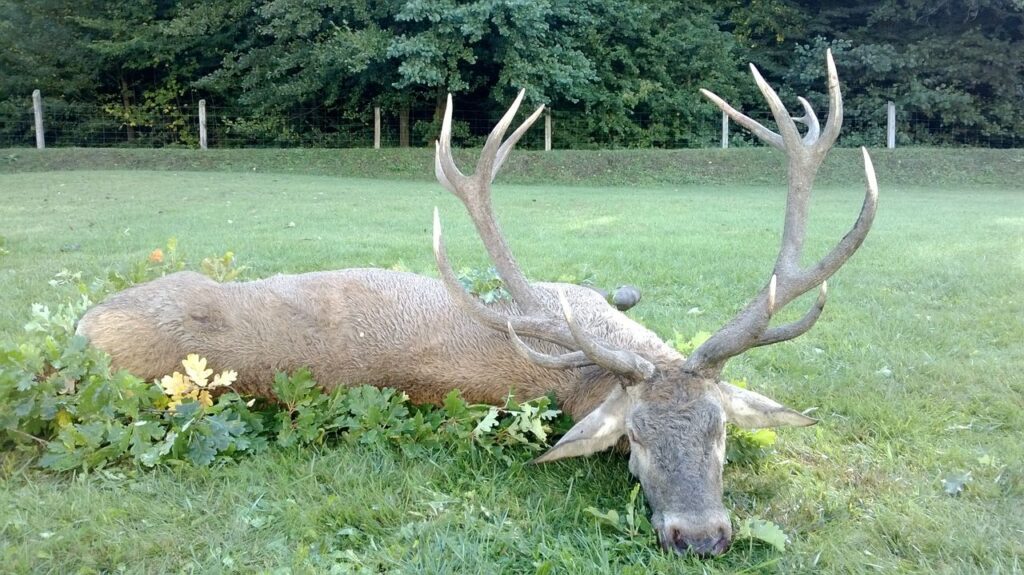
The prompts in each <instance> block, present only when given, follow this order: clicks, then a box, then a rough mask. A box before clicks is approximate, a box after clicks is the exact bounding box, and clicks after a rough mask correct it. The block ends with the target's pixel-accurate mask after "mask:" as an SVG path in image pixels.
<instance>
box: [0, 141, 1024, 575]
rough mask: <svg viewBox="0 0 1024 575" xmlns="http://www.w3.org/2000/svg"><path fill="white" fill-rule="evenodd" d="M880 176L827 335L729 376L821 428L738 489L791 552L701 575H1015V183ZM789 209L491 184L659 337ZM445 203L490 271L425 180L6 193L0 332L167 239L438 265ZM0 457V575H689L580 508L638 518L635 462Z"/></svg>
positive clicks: (743, 505)
mask: <svg viewBox="0 0 1024 575" xmlns="http://www.w3.org/2000/svg"><path fill="white" fill-rule="evenodd" d="M59 152H60V153H64V152H65V151H59ZM275 153H276V154H287V152H275ZM183 154H184V153H183ZM623 154H624V156H623V157H627V155H628V154H629V153H628V152H624V153H623ZM253 157H254V158H257V157H258V156H253ZM268 157H269V156H268ZM528 159H531V160H532V159H533V156H531V157H530V158H528ZM252 162H253V163H257V164H258V162H256V161H255V160H252ZM259 165H260V166H263V164H259ZM936 170H937V171H941V168H939V167H936ZM247 171H248V170H247ZM314 171H316V168H314ZM879 171H880V173H881V174H882V175H881V178H882V181H883V185H884V186H885V187H884V188H883V192H882V193H883V196H882V204H881V208H880V211H879V216H878V220H877V223H876V224H875V229H874V230H873V231H872V234H871V236H870V237H869V239H868V241H867V243H866V244H865V246H864V247H863V248H862V250H861V252H860V253H859V254H858V255H857V256H856V257H854V259H853V260H852V261H851V262H850V263H849V264H848V265H847V266H846V267H845V268H844V269H843V270H842V271H841V272H840V274H839V275H838V276H837V277H836V278H835V281H834V282H833V283H832V289H830V296H831V301H830V303H829V307H828V310H827V312H826V314H825V316H824V318H823V320H822V321H821V322H820V323H819V325H818V326H816V328H815V329H814V330H813V331H812V332H811V333H810V334H808V335H807V336H804V337H803V338H801V339H799V340H797V341H794V342H791V343H787V344H782V345H778V346H772V347H770V348H767V349H759V350H755V351H753V352H751V353H748V354H747V355H745V356H743V357H741V358H738V359H737V360H735V361H734V362H732V363H731V364H730V366H729V370H728V371H729V373H728V375H730V376H731V377H746V378H748V379H749V380H750V382H751V384H752V385H753V386H754V387H755V388H756V389H758V390H761V391H765V392H767V393H769V394H770V395H773V396H775V397H776V398H778V399H780V400H782V401H785V402H787V403H790V404H792V405H794V406H796V407H798V408H801V409H803V408H806V407H811V406H816V407H818V412H817V413H818V415H820V417H821V418H822V419H823V423H822V424H821V425H818V426H817V427H815V428H811V429H807V430H791V431H784V432H782V434H781V438H780V449H779V453H778V454H776V455H775V456H773V457H772V458H771V459H770V461H769V462H768V463H767V464H766V465H764V466H762V467H760V468H756V469H751V468H729V469H728V470H727V473H726V488H727V499H728V501H727V505H728V507H729V508H730V509H732V510H733V512H734V514H735V515H736V516H737V517H747V516H750V515H759V516H762V517H765V518H768V519H771V520H773V521H775V522H777V523H779V524H780V525H782V526H783V527H784V529H785V530H786V532H787V533H788V534H789V536H790V537H791V539H792V540H793V546H792V548H791V549H790V550H788V551H787V552H785V553H782V554H778V553H775V552H772V551H769V550H766V549H765V548H763V547H760V546H748V545H746V544H739V545H737V547H736V548H734V550H733V551H732V552H730V553H729V555H727V556H726V557H724V558H722V559H719V560H716V561H711V562H706V563H704V564H703V567H704V568H706V569H707V570H709V571H711V572H734V571H736V570H740V569H748V570H749V571H752V572H775V571H782V572H798V571H808V572H809V571H815V570H821V569H825V570H829V571H835V572H839V571H842V572H851V571H852V572H868V571H875V570H877V569H879V568H881V569H891V568H896V569H900V570H903V571H938V572H1005V573H1009V572H1019V571H1020V569H1021V561H1022V557H1024V546H1022V544H1021V540H1022V539H1024V517H1022V516H1021V514H1020V509H1022V508H1024V463H1022V462H1024V448H1022V446H1021V444H1020V439H1019V438H1020V437H1021V433H1022V432H1024V404H1022V400H1021V397H1022V394H1024V380H1022V376H1021V375H1020V374H1021V373H1022V371H1024V349H1022V346H1021V345H1020V342H1021V339H1022V336H1024V333H1022V332H1024V330H1022V328H1021V318H1022V317H1024V300H1022V299H1021V296H1020V286H1021V285H1022V284H1024V261H1022V260H1021V254H1022V253H1024V216H1022V214H1024V190H1022V189H1021V188H1020V187H1019V184H1018V185H1017V186H1016V187H1011V186H1004V187H1000V186H994V187H986V188H981V189H977V188H972V189H969V190H964V189H963V188H961V187H960V186H959V185H956V183H955V181H954V182H953V183H949V182H947V183H946V185H945V186H940V187H938V188H937V187H935V186H930V185H929V186H912V185H906V184H895V185H894V184H892V183H888V185H886V183H887V182H889V178H888V177H887V176H888V174H887V173H886V172H883V171H882V169H881V168H880V169H879ZM995 172H996V170H995V169H993V170H990V172H989V173H995ZM524 177H525V176H524ZM950 177H952V176H950ZM979 178H981V179H983V180H984V176H979ZM583 181H584V182H589V181H590V180H586V179H584V180H583ZM986 181H987V180H986ZM1019 181H1024V180H1018V182H1019ZM860 189H861V184H860V183H859V180H858V183H857V184H856V185H855V186H846V187H825V188H824V189H822V190H820V192H819V193H818V195H817V197H816V200H815V204H814V212H813V218H812V220H813V221H812V224H811V234H812V236H813V237H812V239H811V240H810V241H809V245H808V250H809V251H810V252H811V254H821V253H822V252H823V251H824V250H825V249H827V248H828V246H829V242H830V241H834V239H836V238H837V237H838V235H839V234H841V233H842V231H845V227H846V226H847V225H849V223H850V222H852V221H853V219H854V217H855V214H856V212H857V209H858V207H859V202H860V195H861V192H860ZM782 197H783V192H782V189H781V188H780V187H779V186H778V185H775V186H772V187H770V188H768V189H767V191H766V190H765V189H764V188H763V187H757V188H755V187H739V186H724V187H722V186H718V187H707V186H703V187H696V186H687V185H680V186H676V187H666V186H660V187H657V186H656V187H646V188H640V187H631V188H625V189H623V188H622V187H618V186H617V187H551V186H545V187H528V186H502V187H501V188H500V189H499V191H498V193H497V197H496V204H497V209H498V210H499V212H500V213H501V215H502V216H503V223H504V227H505V229H506V232H507V234H508V236H509V237H510V239H511V241H512V247H513V249H514V250H515V251H516V253H517V254H518V255H519V258H520V260H521V261H522V262H524V266H526V268H527V271H528V273H529V274H530V275H532V276H533V277H536V278H539V279H557V278H558V277H559V276H561V275H563V274H567V275H569V276H575V277H582V276H584V275H586V274H587V273H590V272H593V273H596V274H597V278H598V280H599V283H600V284H602V285H608V286H614V285H618V284H619V283H624V282H633V283H636V284H638V285H640V286H641V287H643V289H644V292H645V298H644V302H643V303H642V304H641V305H640V306H638V308H636V310H634V312H631V313H632V314H633V315H634V317H636V318H637V319H639V320H640V321H642V322H644V323H645V324H647V325H649V326H650V327H652V328H653V329H655V330H656V331H658V332H659V333H661V334H662V335H664V336H670V335H671V334H672V332H673V330H679V331H680V332H683V333H687V334H691V333H694V332H696V331H698V330H701V329H705V330H710V329H714V328H715V327H717V326H718V325H720V324H721V323H722V322H723V321H724V320H726V319H727V318H728V317H729V316H730V315H731V314H732V313H734V312H735V311H736V310H737V309H738V307H739V306H740V305H741V304H742V303H743V302H744V301H745V298H747V297H749V296H750V295H751V294H753V293H754V292H755V291H756V289H757V288H758V287H759V286H760V285H761V284H762V282H763V281H764V279H765V274H766V273H767V270H768V269H769V268H770V265H771V262H772V260H773V257H774V252H775V249H776V247H775V246H776V241H777V234H778V231H777V230H778V226H779V221H780V219H781V212H782ZM435 204H436V205H439V206H441V208H442V213H443V215H444V217H445V221H446V222H447V232H446V233H447V234H448V235H449V237H450V239H449V245H450V246H451V249H452V252H453V256H454V257H455V258H457V260H458V261H459V262H461V263H463V264H466V265H480V264H481V263H482V262H483V257H482V255H481V251H480V250H479V249H478V247H477V244H476V243H475V240H474V239H473V236H472V235H471V229H470V226H469V224H468V222H466V221H465V218H464V217H463V216H462V212H461V208H459V207H458V206H457V204H456V203H455V201H454V200H453V199H451V198H450V197H448V196H447V195H446V194H445V193H444V192H443V191H441V190H440V189H439V188H438V186H437V185H436V184H433V185H431V184H429V183H426V182H418V181H406V182H401V181H390V182H381V181H370V180H358V179H339V178H330V177H320V176H296V175H273V174H271V175H265V174H251V173H248V174H239V173H227V174H225V173H219V174H214V173H202V172H200V173H184V172H174V171H164V172H145V171H130V172H85V171H68V172H46V173H16V174H6V175H0V221H2V222H3V226H4V229H3V230H2V231H0V234H2V235H4V236H6V238H7V247H8V249H9V250H10V252H11V253H10V254H9V255H6V256H0V289H2V290H3V293H4V294H5V295H4V298H3V300H2V304H0V334H3V335H4V336H6V335H13V334H15V333H16V330H17V329H18V327H17V326H19V325H20V323H22V322H23V321H24V318H25V317H26V310H27V306H28V304H29V303H30V302H32V301H44V302H55V301H57V300H58V299H59V297H60V294H59V293H58V292H57V291H55V290H54V289H53V288H50V287H49V286H47V284H46V280H48V279H49V278H51V277H52V275H53V274H54V273H55V272H57V271H59V270H60V269H62V268H68V269H71V270H83V271H84V272H85V273H86V275H90V274H98V273H101V272H102V271H103V270H104V269H106V268H108V267H112V266H118V265H126V264H127V263H129V262H133V261H136V260H138V259H141V258H143V257H145V254H146V253H148V251H149V250H151V249H152V248H154V247H157V246H159V245H162V244H163V243H164V241H165V240H166V238H167V237H169V236H177V237H178V238H179V242H180V245H181V249H182V250H184V251H185V252H187V254H191V255H192V256H193V257H192V258H190V259H191V260H192V261H193V262H194V261H195V260H196V259H198V258H200V257H202V256H205V255H213V254H215V253H221V252H223V251H224V250H225V249H232V250H234V251H235V252H236V253H237V254H238V256H239V259H240V260H241V262H242V263H244V264H247V265H249V266H251V267H252V268H253V272H254V275H268V274H271V273H276V272H298V271H305V270H314V269H323V268H333V267H346V266H359V265H378V266H385V267H391V266H396V267H402V268H406V269H409V270H412V271H416V272H422V273H432V263H431V255H430V250H429V229H428V227H429V213H430V208H431V207H432V206H433V205H435ZM229 220H230V221H231V223H228V221H229ZM289 222H295V224H296V225H295V226H294V227H289V226H288V224H289ZM62 247H63V248H65V250H67V251H61V248H62ZM692 308H699V310H700V311H701V313H692V314H691V313H687V312H688V311H689V310H691V309H692ZM801 311H802V310H794V311H792V314H793V315H796V314H798V313H800V312H801ZM983 456H989V457H990V458H991V460H990V461H992V462H994V463H989V462H988V461H989V460H986V461H984V462H983V461H979V458H981V457H983ZM0 457H2V459H0V474H2V476H3V477H4V481H3V483H2V486H0V509H2V510H4V514H3V519H2V526H0V564H2V565H3V566H4V567H3V570H11V571H14V572H23V571H28V570H36V571H52V572H61V573H63V572H69V571H74V570H75V569H77V568H79V567H83V568H89V569H95V570H116V569H119V568H124V569H125V570H130V571H131V570H136V571H142V570H144V571H149V572H157V571H178V570H184V571H192V570H198V571H214V572H216V571H220V570H225V571H233V570H243V571H250V570H253V569H265V568H271V567H280V566H284V567H289V566H290V567H292V568H294V569H295V570H296V571H300V572H302V571H319V570H324V569H325V566H326V565H328V564H330V563H337V562H339V561H340V562H346V561H347V562H349V563H353V564H355V563H358V562H362V563H364V564H365V566H368V567H370V568H372V569H378V568H379V569H384V570H398V571H402V572H416V571H421V572H445V571H453V570H454V571H462V572H488V573H489V572H497V571H498V570H499V569H502V570H504V571H509V572H512V571H515V572H533V571H534V570H535V567H534V563H536V562H544V561H547V562H550V563H551V564H553V565H554V566H555V568H556V571H555V572H570V573H573V572H575V573H591V572H599V571H608V570H614V571H626V572H637V573H639V572H650V571H651V570H656V571H657V572H670V571H679V572H683V571H686V570H688V569H689V570H692V569H694V568H696V567H697V565H698V563H697V562H695V561H693V560H679V559H677V558H674V557H668V556H665V555H662V554H661V553H660V552H659V551H657V549H656V548H655V547H654V546H653V545H650V544H648V543H649V542H648V541H627V542H624V543H623V542H621V541H619V540H618V539H617V538H616V537H615V535H614V534H613V533H608V532H601V530H600V529H599V528H598V527H596V526H595V525H594V522H593V520H592V518H591V517H590V516H588V515H587V514H586V513H584V511H583V509H584V508H586V507H588V506H594V507H597V508H600V509H610V508H615V509H618V510H620V512H621V511H622V508H623V506H624V505H625V504H626V502H627V501H628V492H629V490H630V487H631V484H632V482H631V480H630V479H629V477H628V472H627V470H626V465H625V461H624V460H623V459H622V458H619V457H616V456H613V455H607V454H606V455H601V456H598V457H594V458H589V459H585V460H579V461H571V462H565V463H559V464H555V465H551V466H544V467H541V468H533V467H521V466H513V467H506V466H504V465H503V464H500V463H499V462H497V461H494V460H489V459H487V458H481V459H477V460H470V459H466V458H457V457H453V456H447V455H445V454H443V453H442V454H438V455H437V457H436V458H435V459H433V460H416V461H409V460H404V459H402V458H401V456H400V455H399V454H397V453H395V452H390V451H384V452H377V451H370V450H367V449H363V448H359V447H352V446H344V445H341V446H332V447H330V448H328V449H324V450H322V451H321V452H314V451H293V452H275V453H272V454H271V455H269V456H267V457H264V458H261V459H259V460H245V461H242V462H240V463H239V464H237V465H229V466H225V467H222V468H218V469H211V470H196V469H164V470H157V471H150V472H136V471H135V470H130V469H117V470H114V472H113V474H104V473H99V474H94V475H91V476H88V477H67V476H53V475H48V474H42V473H39V472H37V471H34V470H32V469H31V468H29V467H28V466H27V460H26V459H25V458H24V457H23V456H21V455H17V454H4V455H2V456H0ZM966 471H970V472H972V481H971V482H970V484H969V486H968V488H967V491H966V492H965V493H964V494H963V495H962V496H961V497H959V498H951V497H948V496H946V495H944V494H943V492H942V486H941V479H942V477H944V476H945V475H946V474H947V473H952V472H966ZM349 549H351V550H353V553H352V554H351V555H349V554H346V550H349ZM356 566H358V565H356Z"/></svg>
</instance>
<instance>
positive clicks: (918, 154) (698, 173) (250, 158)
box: [0, 147, 1024, 189]
mask: <svg viewBox="0 0 1024 575" xmlns="http://www.w3.org/2000/svg"><path fill="white" fill-rule="evenodd" d="M478 153H479V152H478V151H476V150H456V151H455V156H456V159H459V160H461V161H462V165H466V166H469V165H472V163H473V162H475V161H476V158H477V155H478ZM871 154H872V157H873V158H874V161H875V166H876V168H877V169H878V173H879V174H880V175H881V177H882V179H883V183H884V184H888V185H890V186H892V185H912V186H922V187H931V186H939V187H951V186H956V187H964V186H966V187H967V188H968V189H969V188H970V187H973V186H977V185H981V184H984V185H992V186H1003V187H1017V186H1019V185H1020V182H1022V181H1024V149H1017V150H994V149H983V148H897V149H894V150H886V149H872V150H871ZM432 162H433V149H426V148H408V149H398V148H387V149H381V150H369V149H343V150H331V149H287V150H279V149H247V150H207V151H201V150H185V149H158V150H152V149H129V148H123V149H118V148H54V149H47V150H44V151H38V150H34V149H26V148H7V149H0V173H10V172H39V171H55V170H82V169H85V170H97V169H102V170H126V169H141V170H173V171H220V172H257V173H260V172H263V173H268V172H269V173H282V174H303V175H325V176H344V177H349V178H387V179H390V180H418V181H425V182H433V181H434V180H433V171H432V170H429V169H426V168H427V167H429V166H430V165H432ZM785 174H786V172H785V164H784V162H783V161H782V153H781V152H779V151H776V150H774V149H771V148H766V147H757V148H733V149H729V150H719V149H693V150H599V151H598V150H555V151H552V152H540V151H533V150H519V151H517V152H516V153H515V154H514V155H513V156H512V157H511V158H510V159H509V161H508V164H507V165H506V166H505V167H504V168H503V169H502V176H501V178H502V181H504V182H507V183H515V184H543V185H551V184H566V185H587V186H610V185H622V186H627V187H631V186H636V185H640V184H643V185H669V186H675V185H680V184H705V185H706V184H713V185H722V184H724V185H732V184H735V183H736V182H744V183H747V184H767V185H776V184H777V183H778V182H783V181H785ZM862 174H863V167H862V165H861V156H860V152H859V150H857V149H854V148H839V149H835V150H833V151H832V153H831V154H830V156H829V161H828V162H826V165H825V166H824V167H823V168H822V170H821V174H819V177H818V181H819V182H820V183H821V184H825V185H847V184H848V183H849V182H856V181H860V179H861V177H862Z"/></svg>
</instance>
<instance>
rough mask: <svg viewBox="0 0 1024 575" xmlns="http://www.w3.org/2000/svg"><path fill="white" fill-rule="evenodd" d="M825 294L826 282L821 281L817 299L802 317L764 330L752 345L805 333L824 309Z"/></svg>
mask: <svg viewBox="0 0 1024 575" xmlns="http://www.w3.org/2000/svg"><path fill="white" fill-rule="evenodd" d="M827 295H828V282H821V288H820V289H819V290H818V299H817V300H815V301H814V305H813V306H811V309H810V310H808V312H807V313H806V314H805V315H804V317H802V318H800V319H799V320H797V321H794V322H792V323H787V324H786V325H780V326H778V327H773V328H771V329H769V330H767V331H765V332H764V334H762V335H761V337H760V338H758V340H757V342H756V343H754V347H760V346H762V345H771V344H773V343H779V342H780V341H786V340H789V339H793V338H794V337H797V336H799V335H803V334H804V333H806V332H807V330H809V329H811V328H812V327H814V324H815V323H816V322H817V321H818V317H819V316H821V312H822V310H824V309H825V300H826V298H827Z"/></svg>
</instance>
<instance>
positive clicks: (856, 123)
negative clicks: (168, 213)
mask: <svg viewBox="0 0 1024 575" xmlns="http://www.w3.org/2000/svg"><path fill="white" fill-rule="evenodd" d="M549 114H550V130H551V133H550V138H551V145H552V147H553V148H555V149H609V148H668V149H679V148H709V147H718V146H720V145H721V143H722V119H721V115H720V114H719V113H718V112H717V111H715V110H713V109H711V108H710V107H709V109H708V110H706V111H698V112H692V111H691V112H689V113H687V114H686V115H685V116H678V117H672V116H669V117H664V116H661V117H659V116H653V115H650V114H633V115H631V116H628V117H627V118H626V119H625V121H624V120H623V119H622V118H615V119H608V118H603V117H601V116H600V115H595V114H584V113H579V112H570V111H560V110H553V111H551V112H549ZM525 115H526V113H525V112H520V118H519V119H520V120H521V119H522V118H525ZM434 116H435V111H434V110H433V109H412V110H409V111H408V120H407V121H406V122H403V121H402V118H401V117H400V114H399V113H398V112H397V111H390V110H383V111H382V112H381V120H380V124H379V127H378V126H376V124H375V120H374V113H373V109H372V108H370V109H367V110H362V111H358V112H354V113H341V112H338V111H335V110H330V109H327V108H308V109H294V110H290V111H289V112H288V113H286V114H285V113H282V114H259V113H254V112H253V111H252V110H247V109H242V108H237V107H227V106H216V105H214V106H209V107H207V108H206V119H207V120H206V126H207V128H206V129H207V141H208V145H209V147H210V148H256V147H273V148H296V147H308V148H367V147H372V146H373V145H374V141H375V131H377V130H379V139H380V145H381V146H382V147H399V146H400V145H402V143H403V142H406V141H407V142H408V145H410V146H414V147H422V146H429V145H432V142H433V140H434V139H435V138H436V137H437V134H438V132H439V131H440V123H439V122H438V121H437V120H436V119H435V117H434ZM756 119H759V120H760V121H762V122H763V123H766V124H767V125H771V121H770V118H768V117H762V118H756ZM497 120H498V118H497V117H494V116H490V115H480V114H459V113H458V112H456V114H455V118H454V126H453V141H454V143H455V144H456V145H458V146H478V145H481V144H482V142H483V141H484V139H485V138H486V136H487V134H488V132H489V131H490V130H491V128H492V127H493V126H494V124H495V123H496V122H497ZM895 120H896V121H895V140H896V145H897V146H914V145H930V146H965V147H967V146H970V147H992V148H1021V147H1024V134H1021V133H1014V132H1009V133H1007V132H995V133H992V132H987V131H986V130H985V129H983V128H979V127H977V126H971V125H962V124H957V123H953V122H945V121H944V120H943V119H942V118H941V117H935V116H928V115H925V114H921V113H901V112H900V110H898V109H897V110H896V116H895ZM43 121H44V125H45V127H44V133H45V136H46V138H45V141H46V146H48V147H144V148H156V147H188V148H197V147H199V141H200V138H199V116H198V107H197V106H194V105H186V106H183V107H177V108H168V109H154V110H135V111H133V112H132V113H131V114H130V115H126V114H124V113H122V112H121V111H120V110H119V109H116V108H115V109H111V108H97V107H95V106H88V105H81V104H73V103H64V102H48V103H47V104H46V105H45V106H44V111H43ZM403 132H404V133H405V136H404V137H403ZM727 140H728V145H729V146H751V145H760V143H759V142H757V141H756V140H755V139H754V138H753V137H752V136H750V135H749V134H748V133H747V132H745V131H744V130H742V129H740V128H739V127H737V126H736V125H734V124H733V125H731V126H730V127H729V130H728V135H727ZM886 142H887V119H886V110H885V109H884V108H883V109H881V110H878V111H872V112H871V113H869V114H863V113H861V114H857V113H856V112H853V113H851V111H848V112H847V115H846V117H845V119H844V129H843V135H842V137H841V138H840V140H839V143H838V145H840V146H861V145H866V146H870V147H884V146H886ZM35 145H36V139H35V127H34V116H33V110H32V108H31V106H27V105H25V106H12V105H11V104H10V103H9V102H7V103H3V104H0V147H2V148H13V147H28V146H35ZM544 145H545V129H544V122H543V121H540V122H538V125H537V126H535V127H534V128H533V129H532V130H530V131H529V132H527V133H526V135H525V136H524V137H523V139H522V140H521V141H520V143H519V145H518V147H520V148H525V149H544Z"/></svg>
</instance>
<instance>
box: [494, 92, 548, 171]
mask: <svg viewBox="0 0 1024 575" xmlns="http://www.w3.org/2000/svg"><path fill="white" fill-rule="evenodd" d="M542 112H544V106H543V105H541V106H540V107H538V108H537V109H536V110H535V111H534V112H533V113H532V114H530V116H529V117H528V118H526V120H523V123H522V124H521V125H520V126H519V127H518V128H516V131H515V132H512V135H511V136H509V137H508V139H507V140H505V143H504V144H502V145H501V147H500V148H498V157H497V158H496V159H495V160H494V167H493V168H491V181H492V182H493V181H494V178H495V176H497V175H498V171H499V170H501V167H502V166H504V165H505V160H507V159H508V155H509V153H510V152H511V151H512V148H513V147H514V146H515V145H516V143H517V142H519V138H522V137H523V134H525V133H526V131H527V130H529V129H530V126H532V125H533V123H534V122H536V121H537V118H539V117H540V115H541V113H542Z"/></svg>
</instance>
